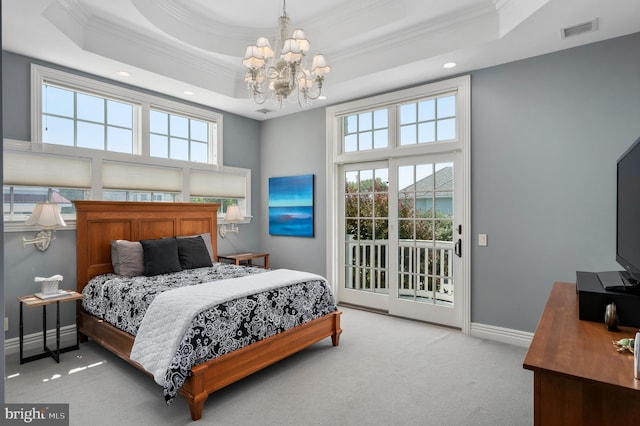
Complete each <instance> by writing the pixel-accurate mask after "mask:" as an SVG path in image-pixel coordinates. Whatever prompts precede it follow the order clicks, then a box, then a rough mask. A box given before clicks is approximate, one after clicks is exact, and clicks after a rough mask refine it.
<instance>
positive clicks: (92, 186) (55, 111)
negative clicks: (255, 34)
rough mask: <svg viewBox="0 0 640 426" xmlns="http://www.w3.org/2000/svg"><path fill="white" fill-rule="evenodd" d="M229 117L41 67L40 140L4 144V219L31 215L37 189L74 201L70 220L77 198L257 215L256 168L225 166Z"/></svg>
mask: <svg viewBox="0 0 640 426" xmlns="http://www.w3.org/2000/svg"><path fill="white" fill-rule="evenodd" d="M222 122H223V117H222V115H221V114H219V113H216V112H213V111H211V110H210V109H208V108H205V107H197V106H192V105H189V104H186V103H181V102H176V101H172V100H169V99H166V98H162V97H159V96H154V95H152V94H149V93H146V92H142V91H136V90H131V89H128V88H125V87H120V86H116V85H113V84H109V83H106V82H103V81H98V80H93V79H89V78H85V77H81V76H78V75H74V74H70V73H66V72H63V71H59V70H55V69H51V68H46V67H43V66H40V65H35V64H32V65H31V124H32V128H31V135H32V137H33V140H32V141H18V140H9V139H5V140H4V147H3V148H4V162H5V167H4V185H5V186H4V188H3V193H4V203H3V210H4V219H5V221H8V222H16V224H18V222H20V221H24V219H25V215H29V214H30V213H31V211H32V209H33V206H34V205H35V202H37V201H34V202H31V201H28V200H27V199H26V194H34V193H37V194H38V195H37V197H38V198H37V200H40V201H44V200H46V199H47V198H46V197H54V196H56V195H55V194H59V195H61V196H62V197H65V198H67V199H68V200H69V202H64V203H62V206H63V213H67V214H70V215H71V216H70V217H68V219H73V215H74V211H73V204H72V203H71V201H73V200H75V199H105V200H122V201H155V202H181V201H185V200H186V201H188V200H191V199H192V198H193V199H196V198H197V197H206V198H207V199H212V200H220V202H221V204H222V205H223V209H222V211H224V206H225V205H226V204H229V203H237V204H239V205H240V206H241V207H242V210H243V214H244V215H245V216H247V217H250V216H251V199H250V194H251V170H250V169H244V168H238V167H226V166H224V164H223V161H222V160H223V158H222V152H223V151H222V129H223V126H222ZM159 140H162V141H163V142H162V143H157V142H158V141H159ZM159 147H160V148H159ZM70 188H78V189H70ZM72 191H77V192H74V193H72ZM50 200H51V201H55V200H53V199H50ZM12 226H13V225H12ZM5 229H6V228H5Z"/></svg>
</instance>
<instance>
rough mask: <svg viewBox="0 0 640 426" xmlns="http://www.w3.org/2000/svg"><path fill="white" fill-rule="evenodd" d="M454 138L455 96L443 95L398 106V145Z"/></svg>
mask: <svg viewBox="0 0 640 426" xmlns="http://www.w3.org/2000/svg"><path fill="white" fill-rule="evenodd" d="M455 138H456V97H455V96H445V97H439V98H432V99H426V100H422V101H419V102H412V103H410V104H404V105H401V106H400V145H415V144H421V143H429V142H436V141H446V140H453V139H455Z"/></svg>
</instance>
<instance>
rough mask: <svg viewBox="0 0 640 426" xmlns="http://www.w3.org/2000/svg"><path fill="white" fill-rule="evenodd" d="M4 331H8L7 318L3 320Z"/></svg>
mask: <svg viewBox="0 0 640 426" xmlns="http://www.w3.org/2000/svg"><path fill="white" fill-rule="evenodd" d="M4 331H9V318H7V317H5V318H4Z"/></svg>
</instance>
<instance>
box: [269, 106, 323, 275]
mask: <svg viewBox="0 0 640 426" xmlns="http://www.w3.org/2000/svg"><path fill="white" fill-rule="evenodd" d="M324 123H325V111H324V109H323V108H317V109H312V110H308V111H304V112H301V113H297V114H294V115H292V116H289V117H284V118H278V119H272V120H267V121H264V122H262V131H261V133H260V141H261V145H262V156H261V166H262V175H261V183H260V186H261V188H262V194H263V196H262V204H261V206H260V207H261V209H260V211H261V212H264V213H263V214H261V216H260V226H261V232H260V234H261V235H262V248H263V249H264V250H265V251H267V252H269V253H271V255H270V258H269V259H270V260H271V266H272V267H273V268H289V269H301V270H303V271H309V272H313V273H316V274H320V275H325V274H326V259H325V257H326V254H325V250H326V244H327V239H326V229H327V227H326V221H327V220H326V217H327V216H326V212H325V206H326V184H325V180H326V166H325V164H326V160H325V157H326V153H325V128H324ZM306 174H313V175H314V179H315V185H314V186H315V192H314V206H315V208H314V237H313V238H299V237H283V236H272V235H269V215H268V211H269V178H270V177H280V176H296V175H306Z"/></svg>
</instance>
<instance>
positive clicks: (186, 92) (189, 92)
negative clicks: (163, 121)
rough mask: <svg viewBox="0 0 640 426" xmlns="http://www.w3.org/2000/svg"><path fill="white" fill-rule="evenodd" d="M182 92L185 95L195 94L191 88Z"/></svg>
mask: <svg viewBox="0 0 640 426" xmlns="http://www.w3.org/2000/svg"><path fill="white" fill-rule="evenodd" d="M182 93H184V94H185V95H188V96H191V95H193V92H192V91H191V90H185V91H184V92H182Z"/></svg>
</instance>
